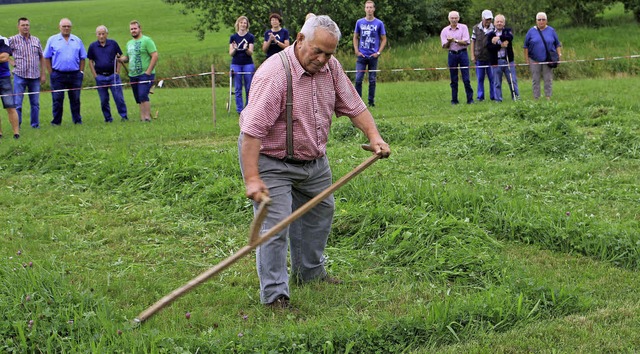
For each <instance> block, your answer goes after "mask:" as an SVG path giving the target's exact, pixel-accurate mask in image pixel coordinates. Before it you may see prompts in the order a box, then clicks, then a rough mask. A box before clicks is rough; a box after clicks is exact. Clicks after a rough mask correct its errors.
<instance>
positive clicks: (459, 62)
mask: <svg viewBox="0 0 640 354" xmlns="http://www.w3.org/2000/svg"><path fill="white" fill-rule="evenodd" d="M448 59H449V76H450V77H451V84H450V85H451V103H452V104H458V103H459V102H458V67H461V69H460V72H461V73H462V82H463V83H464V91H465V92H466V94H467V103H473V89H472V88H471V81H469V54H467V51H466V50H462V51H460V52H457V53H454V52H452V51H449V56H448Z"/></svg>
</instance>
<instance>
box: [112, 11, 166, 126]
mask: <svg viewBox="0 0 640 354" xmlns="http://www.w3.org/2000/svg"><path fill="white" fill-rule="evenodd" d="M129 32H131V37H133V39H132V40H130V41H129V42H128V43H127V50H126V55H125V56H122V57H120V58H118V60H119V61H120V62H122V63H129V82H130V83H131V91H133V98H135V100H136V103H137V104H138V106H139V107H140V120H142V121H143V122H151V103H150V102H149V91H150V90H151V85H152V84H153V80H155V73H156V71H155V68H156V64H157V63H158V51H157V50H156V44H155V43H154V42H153V40H152V39H151V38H149V37H147V36H144V35H142V29H141V26H140V22H138V21H136V20H133V21H131V22H130V23H129Z"/></svg>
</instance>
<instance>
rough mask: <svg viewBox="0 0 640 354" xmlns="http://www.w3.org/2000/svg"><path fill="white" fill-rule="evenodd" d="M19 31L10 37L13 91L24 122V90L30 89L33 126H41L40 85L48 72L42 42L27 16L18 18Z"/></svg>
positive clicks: (20, 116) (19, 116)
mask: <svg viewBox="0 0 640 354" xmlns="http://www.w3.org/2000/svg"><path fill="white" fill-rule="evenodd" d="M18 31H19V33H18V34H16V35H15V36H13V37H11V38H9V42H10V46H11V50H12V51H13V60H11V65H13V66H14V69H13V93H14V94H16V96H15V98H14V100H15V104H16V110H17V111H18V120H19V122H20V124H22V101H23V99H24V92H25V91H27V90H28V91H29V93H30V94H29V103H30V104H31V113H30V114H31V127H33V128H39V127H40V85H41V84H44V83H45V80H46V77H47V76H46V72H45V62H44V55H43V53H42V44H41V43H40V39H38V37H36V36H33V35H31V23H30V22H29V19H28V18H26V17H21V18H19V19H18Z"/></svg>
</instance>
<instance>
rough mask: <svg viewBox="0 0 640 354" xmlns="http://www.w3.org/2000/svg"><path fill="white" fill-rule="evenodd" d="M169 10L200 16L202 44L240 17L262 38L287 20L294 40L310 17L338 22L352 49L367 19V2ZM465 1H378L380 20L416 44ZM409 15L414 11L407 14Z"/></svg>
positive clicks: (206, 3)
mask: <svg viewBox="0 0 640 354" xmlns="http://www.w3.org/2000/svg"><path fill="white" fill-rule="evenodd" d="M164 1H165V2H167V3H169V4H181V5H182V6H184V9H183V11H184V12H193V13H195V14H197V18H198V22H197V23H196V24H195V26H194V29H195V30H196V31H197V33H198V36H199V37H200V38H204V35H205V33H206V32H212V31H218V30H220V29H222V28H230V27H232V26H233V24H234V23H235V20H236V18H237V17H238V16H240V15H245V16H247V17H249V21H250V22H251V32H253V33H254V34H255V35H257V36H258V37H260V35H261V34H262V33H263V32H264V31H266V30H267V29H268V28H270V24H269V21H268V19H269V14H270V13H272V12H277V13H279V14H281V15H282V18H283V21H284V27H285V28H287V29H288V30H289V32H290V33H291V34H292V35H293V34H295V33H297V32H298V31H299V30H300V28H301V27H302V24H303V23H304V18H305V16H306V14H307V13H309V12H313V13H315V14H323V15H325V14H326V15H329V16H331V18H332V19H333V20H334V21H336V23H337V24H338V26H339V27H340V30H341V31H342V34H343V40H342V42H341V44H342V45H345V46H349V43H351V34H352V33H353V28H354V26H355V22H356V20H358V19H359V18H362V17H364V0H361V1H352V0H333V1H326V0H278V1H275V0H264V1H253V0H164ZM467 4H468V1H464V0H433V1H424V0H395V1H394V0H377V1H376V17H378V18H380V19H381V20H382V21H383V22H384V23H385V27H386V30H387V37H388V38H389V40H390V41H399V42H405V41H415V40H422V39H425V38H427V37H428V36H430V35H435V34H439V33H440V30H441V29H442V28H443V27H444V26H446V25H447V23H448V21H447V14H448V12H449V11H450V10H458V11H463V10H464V9H465V8H466V7H467V6H468V5H467ZM408 9H409V11H408Z"/></svg>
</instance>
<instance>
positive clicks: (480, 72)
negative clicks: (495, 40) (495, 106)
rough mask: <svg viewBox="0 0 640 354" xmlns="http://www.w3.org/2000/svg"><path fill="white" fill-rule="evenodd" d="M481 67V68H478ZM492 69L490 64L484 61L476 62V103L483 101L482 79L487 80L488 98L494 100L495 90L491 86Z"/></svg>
mask: <svg viewBox="0 0 640 354" xmlns="http://www.w3.org/2000/svg"><path fill="white" fill-rule="evenodd" d="M480 66H481V68H480ZM492 69H493V68H491V62H489V61H488V60H487V61H484V60H476V76H477V77H478V101H483V100H484V77H485V75H486V76H487V78H488V79H489V98H490V99H492V100H495V99H496V94H495V88H494V85H493V70H492Z"/></svg>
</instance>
